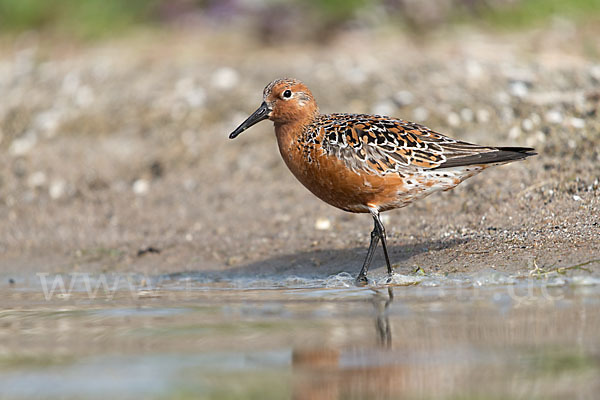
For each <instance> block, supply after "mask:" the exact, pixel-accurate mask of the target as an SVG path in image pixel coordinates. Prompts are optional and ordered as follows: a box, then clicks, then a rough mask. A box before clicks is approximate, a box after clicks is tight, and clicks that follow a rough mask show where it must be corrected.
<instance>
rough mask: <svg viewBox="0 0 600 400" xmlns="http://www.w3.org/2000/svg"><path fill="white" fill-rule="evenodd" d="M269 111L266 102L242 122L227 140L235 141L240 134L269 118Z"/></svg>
mask: <svg viewBox="0 0 600 400" xmlns="http://www.w3.org/2000/svg"><path fill="white" fill-rule="evenodd" d="M270 112H271V110H270V109H269V106H268V105H267V103H266V102H264V101H263V103H262V104H261V105H260V107H258V110H256V111H254V112H253V113H252V115H251V116H249V117H248V118H247V119H246V120H245V121H244V122H242V123H241V125H240V126H238V127H237V128H235V131H233V132H231V133H230V134H229V139H235V138H236V137H237V136H238V135H239V134H240V133H242V132H244V131H245V130H246V129H248V128H250V127H251V126H252V125H254V124H256V123H258V122H260V121H262V120H263V119H267V118H269V113H270Z"/></svg>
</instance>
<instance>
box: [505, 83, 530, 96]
mask: <svg viewBox="0 0 600 400" xmlns="http://www.w3.org/2000/svg"><path fill="white" fill-rule="evenodd" d="M509 92H510V94H512V95H513V96H515V97H525V96H527V93H529V88H528V87H527V84H525V82H522V81H516V82H512V83H511V84H510V85H509Z"/></svg>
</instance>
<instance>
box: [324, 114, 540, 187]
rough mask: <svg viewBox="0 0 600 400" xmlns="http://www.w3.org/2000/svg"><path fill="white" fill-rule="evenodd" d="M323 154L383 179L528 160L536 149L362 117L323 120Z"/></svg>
mask: <svg viewBox="0 0 600 400" xmlns="http://www.w3.org/2000/svg"><path fill="white" fill-rule="evenodd" d="M318 125H319V127H320V130H319V131H320V132H319V133H320V134H319V136H320V137H321V138H322V148H323V151H325V152H326V153H327V154H329V155H335V156H337V157H338V158H339V159H341V160H342V161H344V162H345V164H346V165H347V166H348V167H349V168H351V169H353V170H354V171H356V172H358V171H359V170H363V171H366V172H369V173H374V174H378V175H384V174H388V173H402V172H409V171H415V170H431V169H436V168H440V169H441V168H450V167H458V166H463V165H477V164H489V163H501V162H506V161H512V160H516V159H521V158H525V157H527V156H529V155H533V154H534V153H531V154H530V153H526V151H531V150H533V149H524V148H496V147H489V146H480V145H476V144H472V143H467V142H462V141H459V140H455V139H452V138H449V137H447V136H444V135H442V134H441V133H438V132H435V131H432V130H431V129H429V128H427V127H425V126H423V125H419V124H415V123H412V122H408V121H405V120H401V119H395V118H389V117H383V116H378V115H363V114H329V115H322V116H321V117H320V119H319V121H318Z"/></svg>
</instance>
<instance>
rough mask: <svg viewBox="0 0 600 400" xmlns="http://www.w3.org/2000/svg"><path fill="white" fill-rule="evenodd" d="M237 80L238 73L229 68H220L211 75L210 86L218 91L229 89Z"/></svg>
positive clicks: (238, 78)
mask: <svg viewBox="0 0 600 400" xmlns="http://www.w3.org/2000/svg"><path fill="white" fill-rule="evenodd" d="M239 80H240V76H239V74H238V72H237V71H236V70H235V69H233V68H231V67H221V68H219V69H217V70H216V71H215V72H214V73H213V74H212V84H213V85H214V86H215V87H217V88H220V89H231V88H233V87H234V86H235V85H237V84H238V82H239Z"/></svg>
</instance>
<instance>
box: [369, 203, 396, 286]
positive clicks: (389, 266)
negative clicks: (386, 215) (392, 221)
mask: <svg viewBox="0 0 600 400" xmlns="http://www.w3.org/2000/svg"><path fill="white" fill-rule="evenodd" d="M371 214H373V220H375V229H376V230H377V232H378V234H379V237H380V238H381V246H382V247H383V255H384V256H385V263H386V264H387V271H388V274H389V275H392V272H393V270H392V264H390V256H389V254H388V249H387V240H386V236H385V228H384V227H383V224H382V223H381V220H380V219H379V212H378V211H376V210H375V211H373V210H371Z"/></svg>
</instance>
